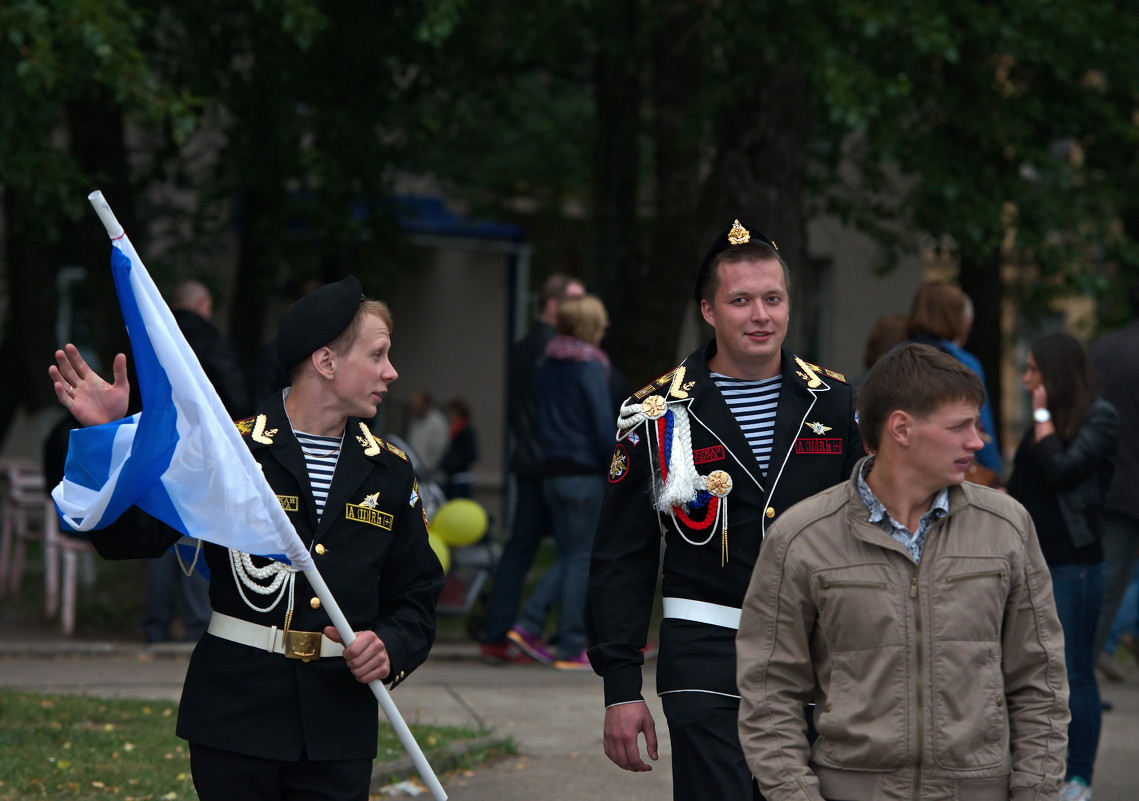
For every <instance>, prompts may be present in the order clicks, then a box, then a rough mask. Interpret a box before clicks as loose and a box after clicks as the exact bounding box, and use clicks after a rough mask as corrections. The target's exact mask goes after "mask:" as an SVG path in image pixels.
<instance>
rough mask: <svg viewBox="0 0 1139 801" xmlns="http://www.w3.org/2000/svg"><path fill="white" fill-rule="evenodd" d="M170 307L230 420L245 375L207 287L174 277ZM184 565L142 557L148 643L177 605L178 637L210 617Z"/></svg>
mask: <svg viewBox="0 0 1139 801" xmlns="http://www.w3.org/2000/svg"><path fill="white" fill-rule="evenodd" d="M170 309H171V311H172V312H173V314H174V319H175V320H176V321H177V323H178V328H179V329H180V330H181V331H182V334H183V335H184V336H185V337H186V342H188V343H189V345H190V349H191V350H193V351H194V355H195V356H197V357H198V361H199V362H201V364H202V369H203V370H204V371H205V373H206V377H207V378H209V379H210V383H211V384H213V387H214V389H215V390H217V393H218V397H220V398H221V402H222V405H223V406H225V410H226V411H227V412H229V414H230V416H231V417H233V418H234V419H238V418H240V417H244V416H245V415H247V414H249V413H250V412H251V411H252V408H251V405H250V403H249V394H248V392H247V391H246V381H245V375H244V373H243V372H242V370H241V364H240V362H239V361H238V358H237V351H236V350H235V349H234V347H233V344H232V343H231V342H230V341H229V340H228V339H226V338H225V337H224V336H222V334H221V332H220V331H218V330H217V328H215V327H214V324H213V313H214V298H213V295H212V294H211V293H210V290H209V289H207V288H206V286H205V284H203V283H201V282H200V281H194V280H189V279H187V280H183V281H179V282H178V283H177V284H176V285H175V287H174V290H173V292H172V293H171V295H170ZM186 567H187V566H184V565H183V563H182V561H181V560H180V559H179V558H178V555H177V554H176V553H175V552H174V551H172V550H171V551H167V552H166V553H164V554H163V555H162V556H160V557H158V558H157V559H152V560H150V561H148V562H147V564H146V590H145V594H146V595H145V597H146V609H145V611H144V613H143V618H142V636H143V638H144V639H145V640H146V641H147V642H148V643H157V642H167V641H168V640H170V639H171V638H172V637H173V632H172V631H171V626H172V624H173V622H174V619H175V615H174V613H175V610H176V608H177V609H180V610H181V614H180V618H181V621H182V634H181V637H180V638H179V639H183V640H186V641H188V642H196V641H197V640H198V638H200V637H201V636H202V634H204V633H205V631H206V626H208V625H209V622H210V584H209V582H208V581H207V580H206V579H205V578H203V577H202V574H201V573H199V572H197V571H196V570H193V569H192V568H191V569H190V572H189V574H187V570H186Z"/></svg>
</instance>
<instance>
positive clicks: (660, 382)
mask: <svg viewBox="0 0 1139 801" xmlns="http://www.w3.org/2000/svg"><path fill="white" fill-rule="evenodd" d="M675 373H676V368H675V367H674V368H673V369H671V370H669V371H668V372H667V373H665V374H664V375H662V376H661V377H660V378H658V379H656V380H655V381H650V382H649V383H647V384H645V385H644V386H643V387H641V388H640V389H638V390H637V391H636V392H634V393H633V397H634V398H636V399H637V400H642V399H643V398H644V397H645V396H646V395H648V394H649V393H650V392H653V391H654V390H657V389H660V388H661V387H663V386H664V385H665V384H667V383H669V382H670V381H672V376H673V374H675Z"/></svg>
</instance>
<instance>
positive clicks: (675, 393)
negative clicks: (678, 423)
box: [668, 364, 688, 398]
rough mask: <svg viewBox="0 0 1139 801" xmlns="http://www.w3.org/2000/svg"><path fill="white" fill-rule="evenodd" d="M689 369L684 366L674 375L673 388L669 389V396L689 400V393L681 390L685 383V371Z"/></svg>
mask: <svg viewBox="0 0 1139 801" xmlns="http://www.w3.org/2000/svg"><path fill="white" fill-rule="evenodd" d="M686 369H688V368H686V367H685V366H684V365H683V364H682V365H680V366H679V367H677V368H676V371H675V372H673V374H672V386H670V387H669V388H668V394H669V395H671V396H672V397H674V398H687V397H688V393H687V392H685V391H684V390H683V389H681V387H680V385H681V384H683V383H684V371H685V370H686Z"/></svg>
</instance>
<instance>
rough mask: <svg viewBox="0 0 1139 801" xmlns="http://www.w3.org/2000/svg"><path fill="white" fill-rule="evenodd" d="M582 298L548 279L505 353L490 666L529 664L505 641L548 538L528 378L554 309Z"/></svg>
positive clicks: (486, 640) (487, 643) (483, 650)
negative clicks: (504, 456)
mask: <svg viewBox="0 0 1139 801" xmlns="http://www.w3.org/2000/svg"><path fill="white" fill-rule="evenodd" d="M584 294H585V285H584V284H582V283H581V281H579V280H578V279H576V278H574V277H573V276H571V275H566V274H565V273H554V274H553V275H551V276H550V277H549V278H547V279H546V280H545V282H544V283H543V284H542V290H541V292H540V293H539V297H538V319H537V320H536V321H535V322H534V325H533V327H532V328H531V329H530V332H529V333H528V334H526V336H524V337H523V338H522V339H520V340H518V342H516V343H515V344H514V346H513V347H512V348H511V349H510V362H509V377H508V382H509V383H508V386H507V396H506V404H507V407H506V420H507V424H508V425H509V426H510V445H511V452H510V471H511V474H512V478H513V481H514V507H513V511H512V516H511V517H512V520H511V528H510V538H509V539H508V540H507V541H506V545H505V546H504V547H503V549H502V556H501V558H500V559H499V560H498V566H497V568H496V569H495V573H494V584H493V586H492V587H491V593H490V600H489V601H488V602H487V615H486V628H485V631H484V632H483V637H482V642H481V643H480V645H479V653H480V655H481V656H482V658H483V659H485V660H486V661H488V662H491V663H494V664H509V663H512V662H529V661H530V657H528V656H526V655H525V654H523V653H521V652H520V651H518V649H517V648H516V647H515V646H514V644H513V643H511V642H510V641H509V640H507V639H506V632H507V631H509V630H510V627H511V626H513V625H514V622H515V619H516V618H517V616H518V606H519V603H520V602H521V600H522V585H523V583H524V582H525V580H526V574H527V573H529V572H530V567H531V565H533V563H534V556H535V554H537V552H538V545H539V544H540V543H541V541H542V538H543V537H545V536H546V535H547V534H549V533H550V531H551V528H550V510H549V507H548V506H547V505H546V499H545V497H544V496H543V494H542V472H541V471H542V462H543V460H544V458H545V457H544V456H543V454H542V447H541V443H540V442H539V438H538V425H537V420H536V418H537V411H536V409H535V406H534V376H535V375H536V374H537V372H538V366H539V365H540V364H541V363H542V361H543V360H544V359H545V357H546V346H547V345H549V344H550V340H552V339H553V338H554V324H555V323H556V322H557V315H558V304H559V303H561V301H562V300H563V299H564V298H570V297H576V296H579V295H584Z"/></svg>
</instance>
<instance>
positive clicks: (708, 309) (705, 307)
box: [700, 300, 716, 328]
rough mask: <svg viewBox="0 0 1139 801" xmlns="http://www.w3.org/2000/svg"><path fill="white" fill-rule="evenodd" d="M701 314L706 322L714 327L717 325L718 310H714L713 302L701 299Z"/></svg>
mask: <svg viewBox="0 0 1139 801" xmlns="http://www.w3.org/2000/svg"><path fill="white" fill-rule="evenodd" d="M700 316H701V317H703V318H704V322H706V323H707V324H708V325H710V326H712V327H713V328H715V327H716V312H714V311H713V310H712V304H711V303H709V302H708V301H706V300H701V301H700Z"/></svg>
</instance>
